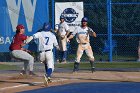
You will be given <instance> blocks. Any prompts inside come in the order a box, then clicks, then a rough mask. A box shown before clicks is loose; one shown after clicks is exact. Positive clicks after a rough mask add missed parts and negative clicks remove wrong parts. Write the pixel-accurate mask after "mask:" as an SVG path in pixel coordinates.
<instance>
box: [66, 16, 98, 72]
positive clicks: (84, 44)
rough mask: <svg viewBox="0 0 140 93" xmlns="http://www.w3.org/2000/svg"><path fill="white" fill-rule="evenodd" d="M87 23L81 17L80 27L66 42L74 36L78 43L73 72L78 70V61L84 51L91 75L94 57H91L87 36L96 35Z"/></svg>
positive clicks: (86, 20) (85, 19) (84, 18)
mask: <svg viewBox="0 0 140 93" xmlns="http://www.w3.org/2000/svg"><path fill="white" fill-rule="evenodd" d="M87 22H88V19H87V17H83V18H82V20H81V24H82V25H81V26H79V27H77V28H76V29H75V31H74V32H73V33H72V34H71V35H70V36H69V37H68V41H69V39H72V38H73V37H74V36H75V35H76V40H77V42H78V49H77V54H76V60H75V63H74V69H73V72H76V71H78V70H79V63H80V59H81V57H82V55H83V52H84V51H85V52H86V54H87V56H88V57H89V60H90V65H91V71H92V73H93V71H94V69H95V67H94V64H93V62H94V56H93V52H92V48H91V46H90V40H89V36H93V37H96V33H95V32H94V31H93V30H92V29H91V28H89V27H88V26H87Z"/></svg>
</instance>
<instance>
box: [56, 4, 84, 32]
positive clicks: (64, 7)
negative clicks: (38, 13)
mask: <svg viewBox="0 0 140 93" xmlns="http://www.w3.org/2000/svg"><path fill="white" fill-rule="evenodd" d="M83 11H84V10H83V2H61V3H60V2H56V3H55V25H58V24H59V23H60V16H61V15H63V16H64V17H65V22H66V23H67V24H68V25H69V27H70V31H71V32H72V31H73V30H74V29H75V27H76V26H79V25H80V24H81V19H82V17H83V16H84V12H83Z"/></svg>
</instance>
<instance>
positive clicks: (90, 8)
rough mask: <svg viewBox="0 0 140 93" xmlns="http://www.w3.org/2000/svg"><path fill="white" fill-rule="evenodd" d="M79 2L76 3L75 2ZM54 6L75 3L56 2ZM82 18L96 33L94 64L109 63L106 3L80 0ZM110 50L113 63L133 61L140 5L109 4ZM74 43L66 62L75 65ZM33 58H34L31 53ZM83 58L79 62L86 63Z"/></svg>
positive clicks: (1, 56)
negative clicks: (82, 6) (62, 3)
mask: <svg viewBox="0 0 140 93" xmlns="http://www.w3.org/2000/svg"><path fill="white" fill-rule="evenodd" d="M78 1H80V0H76V2H78ZM55 2H75V0H55ZM83 2H84V16H86V17H88V19H89V23H88V25H89V27H91V28H92V29H93V30H94V31H95V32H96V33H97V38H92V37H91V38H90V39H91V40H90V43H91V46H92V48H93V51H94V56H95V59H96V61H108V60H109V41H108V34H109V33H108V16H107V12H108V11H107V6H108V5H107V1H106V0H83ZM111 5H112V7H111V9H112V12H111V14H112V47H113V61H136V60H137V58H138V45H139V40H140V31H139V30H140V1H139V0H112V3H111ZM49 9H50V15H49V16H50V22H51V23H53V22H52V12H54V11H52V1H51V0H50V2H49ZM77 45H78V44H77V42H76V40H75V38H74V39H72V41H71V43H70V44H69V45H68V57H67V60H68V61H74V60H75V56H76V50H77ZM33 55H37V53H34V54H33ZM87 59H88V58H87V56H86V55H85V54H84V55H83V57H82V59H81V61H87ZM36 60H37V58H36ZM0 61H5V62H9V61H11V57H10V56H9V53H0Z"/></svg>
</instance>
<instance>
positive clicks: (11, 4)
mask: <svg viewBox="0 0 140 93" xmlns="http://www.w3.org/2000/svg"><path fill="white" fill-rule="evenodd" d="M48 21H49V8H48V0H0V37H1V41H0V52H8V51H9V45H10V43H11V41H12V37H13V36H14V34H15V31H16V26H17V24H23V25H24V26H25V34H26V35H28V36H30V35H32V34H34V33H35V32H36V31H37V30H39V29H40V28H41V27H42V25H43V23H44V22H48Z"/></svg>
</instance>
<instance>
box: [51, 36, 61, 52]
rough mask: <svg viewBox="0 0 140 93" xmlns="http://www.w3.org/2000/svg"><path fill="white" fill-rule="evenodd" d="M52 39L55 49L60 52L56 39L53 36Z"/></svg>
mask: <svg viewBox="0 0 140 93" xmlns="http://www.w3.org/2000/svg"><path fill="white" fill-rule="evenodd" d="M53 37H54V38H53V39H54V46H55V47H56V49H57V50H60V48H59V45H58V42H57V39H56V36H55V35H54V36H53Z"/></svg>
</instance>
